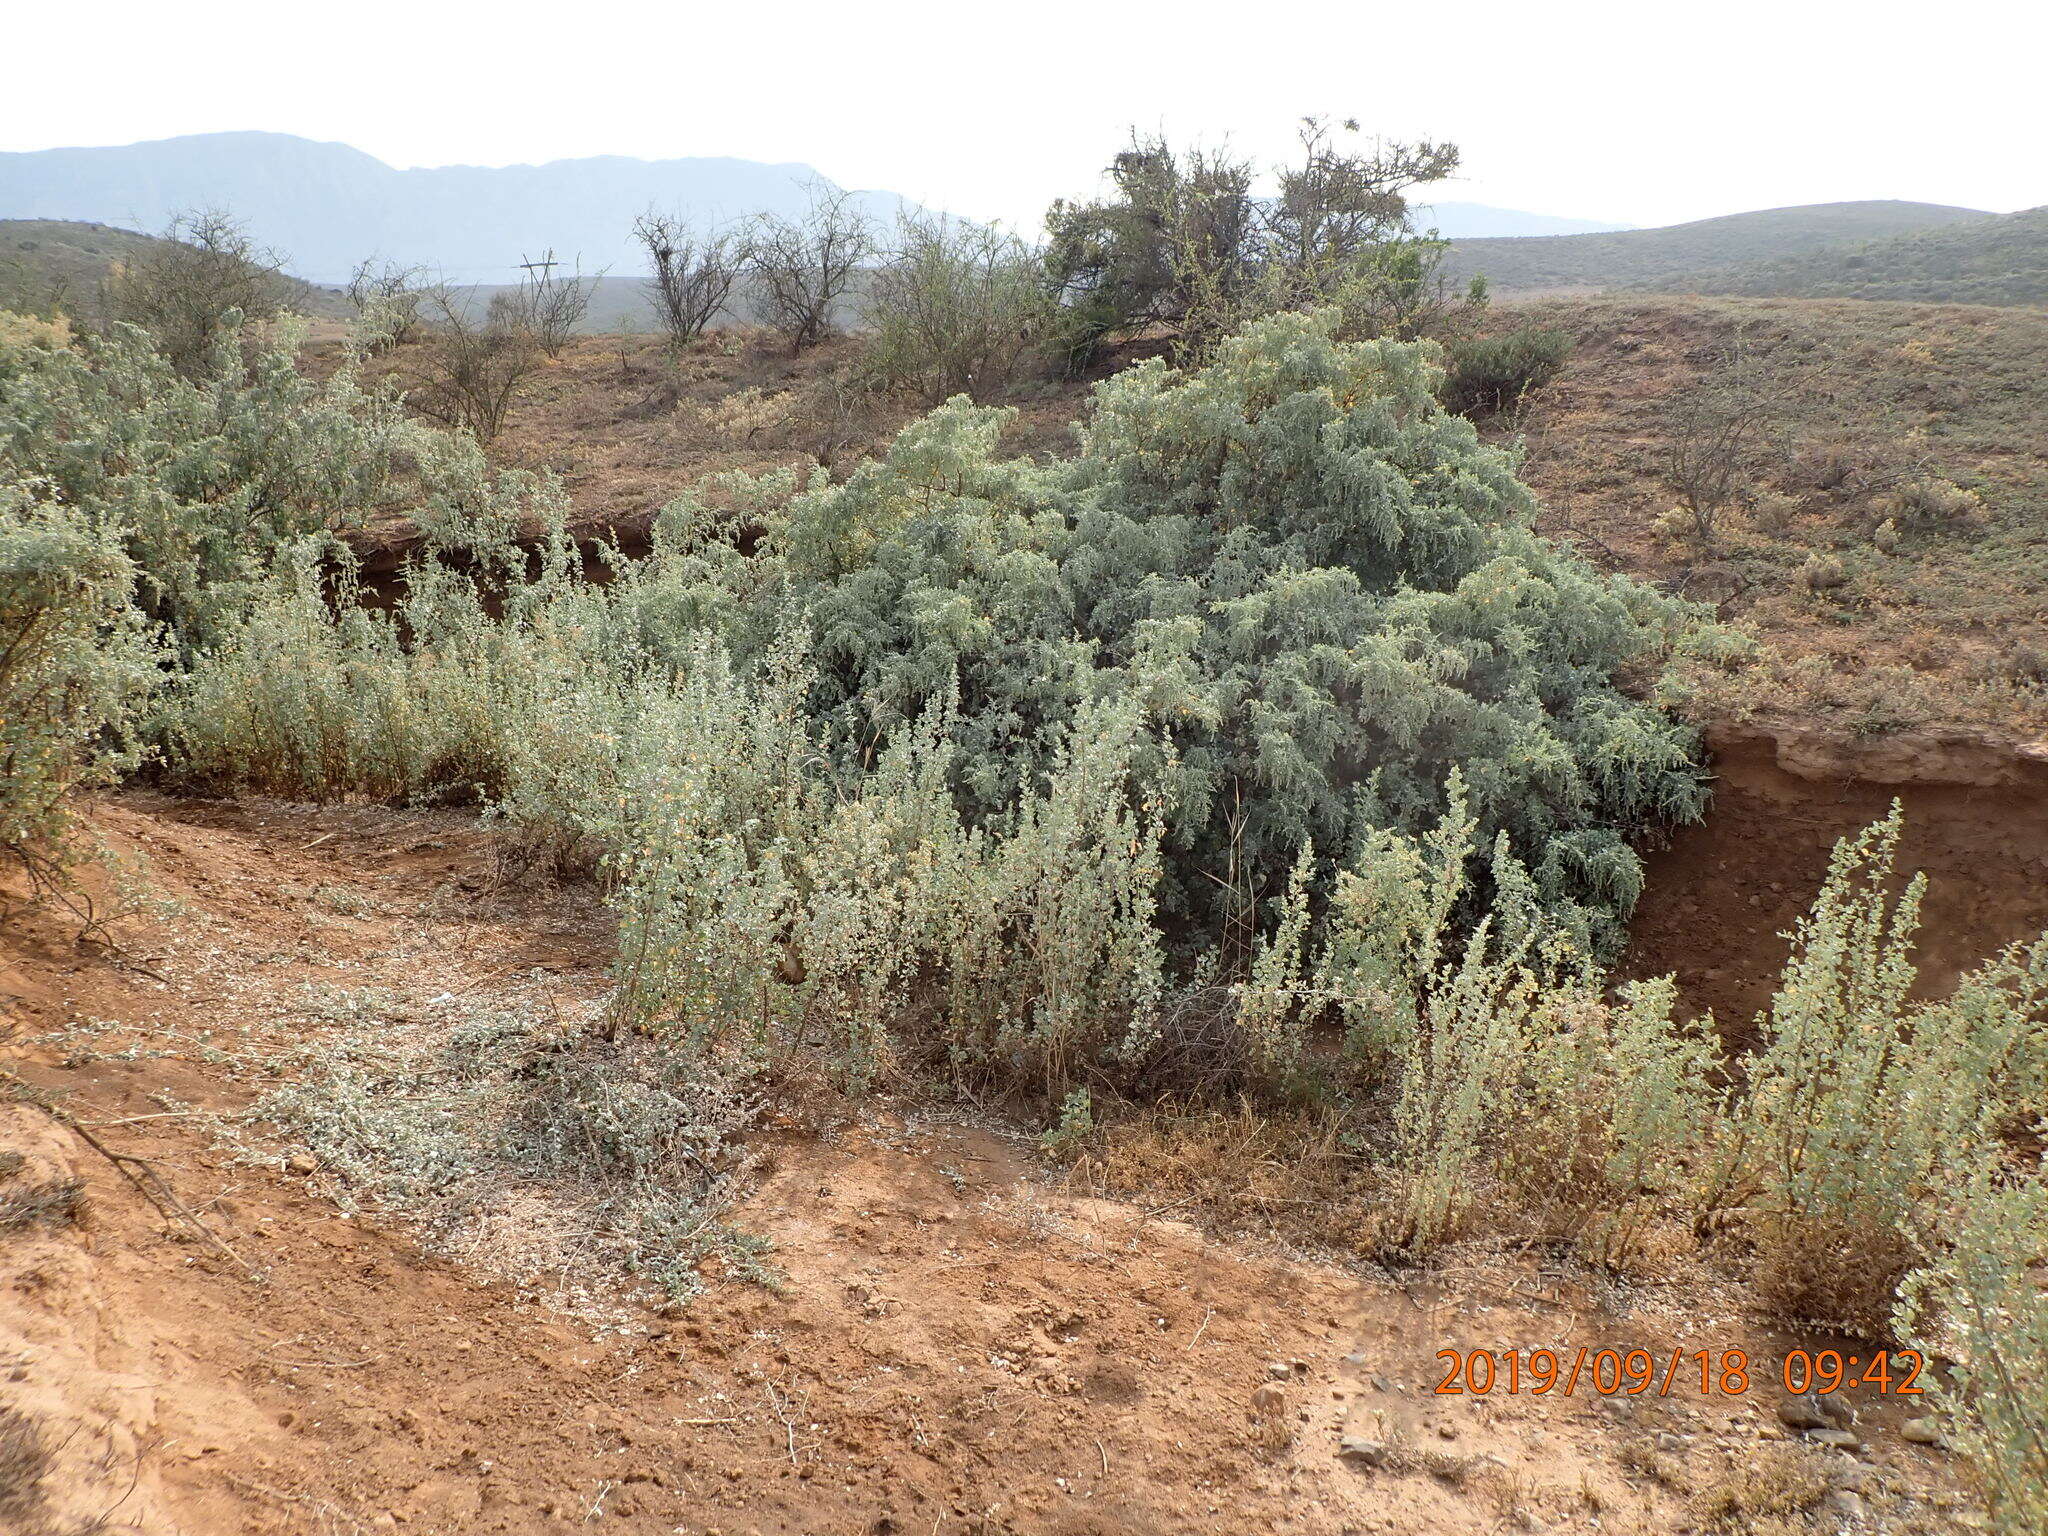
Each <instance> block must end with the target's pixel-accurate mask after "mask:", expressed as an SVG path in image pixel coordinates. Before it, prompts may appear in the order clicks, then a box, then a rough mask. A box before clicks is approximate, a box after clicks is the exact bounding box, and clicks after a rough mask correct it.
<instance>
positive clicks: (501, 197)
mask: <svg viewBox="0 0 2048 1536" xmlns="http://www.w3.org/2000/svg"><path fill="white" fill-rule="evenodd" d="M823 179H824V178H822V177H820V176H818V173H817V172H816V171H814V170H812V169H811V168H810V167H809V166H807V165H797V164H785V165H764V164H761V163H759V162H757V161H752V160H729V159H693V160H631V159H627V158H625V157H623V156H619V155H604V156H599V157H597V158H594V159H588V160H556V161H551V162H550V163H548V164H546V165H510V166H502V167H496V168H488V167H483V166H471V165H449V166H439V167H436V168H434V169H431V170H409V171H401V170H395V169H393V168H392V167H391V166H388V165H386V164H385V163H384V162H383V161H381V160H378V159H375V158H373V157H372V156H370V155H366V154H364V153H363V152H362V151H361V150H359V149H351V148H350V147H349V146H348V145H346V144H321V143H316V142H314V141H313V140H311V139H301V138H297V137H294V136H293V135H291V134H287V133H205V134H192V135H188V136H186V137H184V138H176V139H157V140H154V141H151V142H149V143H145V144H124V145H119V146H116V147H112V148H104V149H43V150H32V151H28V152H25V153H15V154H0V219H66V220H81V221H86V222H91V223H98V224H111V225H116V226H119V227H122V228H125V229H135V230H144V231H149V232H154V231H158V230H161V229H163V228H164V227H165V225H166V224H167V223H168V222H169V221H170V219H171V217H172V215H174V214H176V213H178V212H181V211H183V210H186V209H191V208H224V209H227V210H228V211H230V212H232V213H233V214H234V215H235V216H236V217H237V218H240V219H242V220H244V221H246V222H247V223H248V225H249V227H250V230H251V232H252V233H253V234H254V235H255V236H256V238H257V239H258V240H259V241H261V242H262V243H263V244H265V245H267V246H270V247H272V248H273V249H275V250H276V251H278V252H279V253H280V254H281V255H282V256H284V257H285V265H286V268H287V269H288V270H289V271H292V272H294V273H296V274H297V275H299V276H300V277H303V278H306V279H308V280H309V281H312V282H316V283H335V282H340V281H343V280H344V279H346V278H347V276H348V274H349V272H350V271H351V270H352V269H353V268H354V266H355V264H356V263H357V262H358V261H360V260H362V259H363V258H364V257H366V256H370V255H373V254H374V255H378V256H388V257H390V258H392V259H394V260H397V261H401V262H404V263H407V264H421V265H427V266H432V267H434V268H436V269H438V270H439V271H440V272H441V273H442V274H443V275H445V276H446V277H448V278H450V279H451V280H453V281H456V282H464V283H496V282H507V281H510V280H512V279H513V278H516V277H517V276H518V275H519V272H518V264H519V262H520V261H521V260H523V259H525V258H527V257H538V256H540V255H541V253H542V252H543V251H545V250H549V249H552V250H553V251H554V252H555V254H556V255H557V256H558V257H560V258H561V259H562V260H564V261H565V262H570V263H574V262H577V261H580V262H581V263H582V266H583V270H584V271H585V272H593V271H596V270H598V269H599V268H603V267H610V268H612V269H613V270H615V271H625V270H635V271H637V270H638V267H639V265H640V258H639V256H638V254H637V253H636V252H635V251H634V249H633V245H632V229H633V220H634V217H635V216H636V215H638V214H640V213H642V212H644V211H645V210H646V209H647V208H649V207H650V206H652V207H658V208H661V209H664V210H673V211H687V212H689V213H691V214H694V215H696V216H699V217H705V218H721V217H722V218H731V217H737V216H739V215H741V214H747V213H754V212H757V211H761V210H767V211H770V212H776V213H793V212H795V211H796V210H798V209H800V208H801V207H803V206H804V203H805V201H806V197H807V191H806V186H807V183H809V182H811V181H813V180H819V181H822V180H823ZM855 197H856V199H857V200H858V201H859V202H860V203H861V204H862V205H863V206H864V207H866V208H867V210H868V211H869V212H871V213H874V214H876V215H878V216H880V217H883V218H894V216H895V214H896V212H897V211H898V210H899V209H900V208H903V207H905V206H907V204H906V202H905V200H904V199H903V198H900V197H898V196H897V195H896V194H894V193H893V192H857V193H856V194H855Z"/></svg>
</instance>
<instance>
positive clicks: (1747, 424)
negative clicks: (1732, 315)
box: [1664, 337, 1784, 546]
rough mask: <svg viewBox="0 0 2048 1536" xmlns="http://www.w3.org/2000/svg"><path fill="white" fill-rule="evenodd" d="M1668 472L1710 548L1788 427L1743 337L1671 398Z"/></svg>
mask: <svg viewBox="0 0 2048 1536" xmlns="http://www.w3.org/2000/svg"><path fill="white" fill-rule="evenodd" d="M1667 411H1668V429H1669V433H1670V437H1669V441H1668V445H1667V446H1666V448H1665V451H1664V471H1665V476H1666V478H1667V479H1668V480H1669V481H1670V482H1671V488H1672V489H1673V490H1674V491H1675V492H1677V494H1678V501H1679V505H1680V506H1681V507H1682V508H1683V509H1684V511H1685V514H1686V517H1687V519H1688V520H1689V522H1690V524H1691V532H1692V534H1693V536H1694V537H1695V538H1696V539H1697V540H1698V541H1699V543H1700V544H1702V545H1707V546H1711V545H1712V544H1713V542H1714V539H1715V535H1716V534H1717V533H1718V531H1719V528H1720V522H1721V517H1722V514H1723V513H1724V512H1725V511H1726V510H1727V508H1728V507H1729V506H1730V505H1731V504H1732V503H1733V502H1734V501H1735V500H1736V499H1737V497H1738V496H1739V495H1740V494H1741V493H1742V492H1743V491H1744V490H1745V489H1746V488H1747V487H1748V485H1749V484H1750V482H1751V480H1752V479H1753V477H1754V475H1755V473H1756V469H1757V464H1758V460H1759V459H1760V457H1761V456H1762V455H1763V453H1764V451H1765V449H1766V448H1767V447H1768V446H1769V445H1770V443H1771V441H1772V439H1773V438H1774V437H1775V436H1776V435H1777V434H1778V432H1779V430H1780V429H1781V427H1782V426H1783V424H1784V402H1783V401H1782V399H1781V398H1780V397H1779V395H1778V394H1776V393H1774V392H1773V391H1771V390H1769V389H1767V388H1766V387H1765V386H1764V385H1763V384H1762V382H1761V381H1760V380H1759V378H1758V377H1757V374H1756V370H1755V369H1754V368H1753V367H1752V366H1750V364H1749V362H1748V360H1747V358H1746V357H1745V355H1744V351H1743V345H1742V341H1741V338H1740V337H1738V338H1737V339H1736V340H1735V341H1734V342H1733V343H1732V344H1731V345H1730V346H1729V348H1728V349H1727V350H1726V351H1725V352H1724V353H1722V354H1721V355H1719V356H1718V357H1716V358H1715V359H1714V360H1713V361H1712V363H1711V364H1710V365H1709V368H1708V372H1707V374H1706V376H1705V377H1704V378H1702V379H1700V380H1699V381H1697V382H1696V383H1695V384H1693V385H1692V386H1691V387H1690V388H1687V389H1684V390H1681V391H1680V392H1679V393H1678V394H1676V395H1674V396H1673V397H1672V400H1671V403H1670V405H1669V406H1668V407H1667Z"/></svg>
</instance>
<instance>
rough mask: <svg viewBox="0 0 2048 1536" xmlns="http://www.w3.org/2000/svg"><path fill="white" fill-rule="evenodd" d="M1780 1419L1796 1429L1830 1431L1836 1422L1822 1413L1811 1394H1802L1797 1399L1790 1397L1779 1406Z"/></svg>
mask: <svg viewBox="0 0 2048 1536" xmlns="http://www.w3.org/2000/svg"><path fill="white" fill-rule="evenodd" d="M1778 1417H1779V1419H1780V1420H1781V1421H1783V1422H1784V1423H1786V1424H1789V1425H1790V1426H1791V1427H1792V1428H1794V1429H1830V1428H1833V1427H1834V1422H1835V1421H1834V1420H1833V1419H1831V1418H1829V1417H1828V1415H1826V1414H1825V1413H1823V1412H1821V1409H1820V1405H1819V1404H1818V1403H1816V1402H1815V1401H1814V1398H1813V1394H1812V1393H1811V1392H1802V1393H1801V1394H1800V1395H1799V1396H1797V1397H1788V1398H1786V1399H1785V1401H1784V1402H1782V1403H1780V1404H1778Z"/></svg>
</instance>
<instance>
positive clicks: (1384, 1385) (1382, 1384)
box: [1372, 1376, 1394, 1392]
mask: <svg viewBox="0 0 2048 1536" xmlns="http://www.w3.org/2000/svg"><path fill="white" fill-rule="evenodd" d="M1372 1389H1373V1391H1375V1392H1391V1391H1393V1390H1394V1384H1393V1383H1392V1382H1391V1381H1389V1380H1387V1378H1386V1377H1384V1376H1375V1377H1373V1379H1372Z"/></svg>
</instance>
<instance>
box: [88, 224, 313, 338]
mask: <svg viewBox="0 0 2048 1536" xmlns="http://www.w3.org/2000/svg"><path fill="white" fill-rule="evenodd" d="M281 266H282V261H281V258H279V257H278V256H277V255H276V254H275V253H273V252H270V251H266V250H263V249H262V248H260V247H259V246H258V245H257V244H256V242H255V240H254V238H253V237H251V235H250V234H249V231H248V228H247V227H246V226H245V225H243V224H241V223H239V222H238V221H237V220H235V219H234V218H232V217H230V216H229V215H228V214H226V213H223V212H221V211H220V210H218V209H201V210H199V211H196V212H192V213H181V214H179V215H178V216H177V217H176V218H174V219H172V220H171V222H170V224H169V226H168V227H167V228H166V229H165V230H164V233H163V238H162V239H161V240H158V241H154V242H152V243H151V244H150V245H149V246H147V247H146V248H144V249H142V250H141V251H139V252H137V253H136V254H134V255H132V256H130V257H128V258H127V259H125V260H124V261H122V262H120V263H119V264H117V265H116V266H115V268H114V270H113V273H112V275H110V276H109V277H108V279H107V283H106V292H105V295H104V305H105V309H106V311H107V314H108V316H109V317H110V318H112V319H114V320H124V321H127V322H129V323H130V324H133V325H139V326H141V327H142V328H143V329H144V330H146V331H148V332H149V333H150V334H151V335H153V336H155V337H156V338H157V341H158V343H159V344H160V345H161V346H162V347H163V351H164V356H165V357H166V358H167V359H168V360H169V362H170V364H171V366H172V367H173V368H175V369H176V370H177V371H178V372H179V373H180V374H182V375H184V376H185V377H186V378H196V377H198V376H199V375H201V374H203V373H206V372H208V371H211V370H214V369H217V368H219V367H223V366H229V365H228V364H226V363H225V362H224V361H223V357H222V353H221V347H222V343H223V342H225V341H227V340H229V339H230V338H232V337H233V335H234V334H235V332H236V331H237V330H238V329H239V328H240V326H241V324H242V322H243V321H245V320H262V319H267V318H269V317H270V316H272V315H275V314H276V313H277V312H278V311H279V310H280V309H282V308H283V307H284V299H285V287H284V281H283V277H282V274H281V270H280V269H281Z"/></svg>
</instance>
